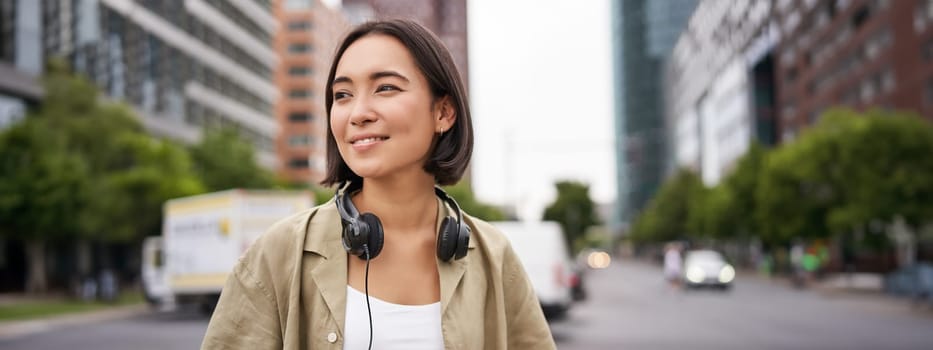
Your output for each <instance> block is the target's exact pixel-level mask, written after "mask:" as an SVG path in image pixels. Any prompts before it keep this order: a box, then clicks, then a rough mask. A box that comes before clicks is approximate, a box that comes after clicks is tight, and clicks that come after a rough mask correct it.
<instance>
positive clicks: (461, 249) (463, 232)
mask: <svg viewBox="0 0 933 350" xmlns="http://www.w3.org/2000/svg"><path fill="white" fill-rule="evenodd" d="M456 227H457V226H456V225H454V230H457V228H456ZM457 231H458V232H457V250H456V254H454V258H455V259H462V258H463V257H465V256H466V255H467V250H468V248H469V247H470V226H469V225H467V224H466V223H463V222H461V223H460V229H459V230H457Z"/></svg>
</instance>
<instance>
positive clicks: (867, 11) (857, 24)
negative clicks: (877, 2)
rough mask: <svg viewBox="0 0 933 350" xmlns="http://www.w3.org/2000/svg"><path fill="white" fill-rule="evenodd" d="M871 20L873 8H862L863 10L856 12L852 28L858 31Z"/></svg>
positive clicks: (866, 6)
mask: <svg viewBox="0 0 933 350" xmlns="http://www.w3.org/2000/svg"><path fill="white" fill-rule="evenodd" d="M870 18H871V8H870V7H868V5H865V6H862V8H860V9H858V11H855V15H853V16H852V28H855V29H856V30H858V29H859V28H861V27H862V25H863V24H865V23H866V22H868V20H869V19H870Z"/></svg>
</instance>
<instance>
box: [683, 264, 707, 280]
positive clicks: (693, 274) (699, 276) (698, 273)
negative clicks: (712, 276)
mask: <svg viewBox="0 0 933 350" xmlns="http://www.w3.org/2000/svg"><path fill="white" fill-rule="evenodd" d="M704 279H706V273H704V272H703V269H701V268H699V267H697V266H692V267H690V268H688V269H687V280H688V281H690V282H693V283H700V282H703V280H704Z"/></svg>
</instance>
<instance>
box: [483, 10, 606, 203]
mask: <svg viewBox="0 0 933 350" xmlns="http://www.w3.org/2000/svg"><path fill="white" fill-rule="evenodd" d="M468 21H469V23H468V27H469V55H470V57H469V59H470V97H471V102H472V107H473V110H472V113H473V118H474V123H475V124H474V125H475V130H476V147H475V152H474V155H473V187H474V190H475V191H476V195H477V196H478V197H479V199H480V200H483V201H485V202H489V203H494V204H517V207H518V209H519V216H521V217H523V218H527V219H539V218H540V216H541V213H542V212H543V209H544V207H545V206H546V205H547V204H548V203H550V202H551V201H553V200H554V198H555V196H556V192H555V190H554V185H553V184H554V182H556V181H559V180H561V179H571V180H579V181H583V182H585V183H588V184H589V185H590V195H591V197H592V198H593V199H594V200H596V201H597V202H599V203H610V202H612V201H614V200H615V191H616V184H615V163H614V156H613V151H612V145H613V121H612V113H613V105H612V53H611V50H610V44H611V39H610V24H609V0H592V1H590V0H587V1H557V0H534V1H532V0H509V1H497V0H468Z"/></svg>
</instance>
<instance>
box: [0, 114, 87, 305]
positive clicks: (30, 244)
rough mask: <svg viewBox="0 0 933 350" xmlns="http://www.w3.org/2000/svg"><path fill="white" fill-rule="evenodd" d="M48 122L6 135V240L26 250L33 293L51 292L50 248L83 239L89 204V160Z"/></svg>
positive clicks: (1, 184)
mask: <svg viewBox="0 0 933 350" xmlns="http://www.w3.org/2000/svg"><path fill="white" fill-rule="evenodd" d="M51 130H53V129H52V125H50V124H49V123H48V122H47V121H46V120H42V119H36V118H26V120H24V121H23V122H20V123H19V124H17V125H14V126H12V127H10V128H9V129H7V130H5V131H4V132H3V133H2V134H0V178H3V181H0V235H3V236H4V237H7V238H13V239H20V240H22V241H23V242H25V244H26V256H27V260H28V270H27V275H26V291H27V292H33V293H34V292H44V291H45V290H46V288H47V285H48V283H47V278H46V268H45V261H46V259H45V246H46V243H48V242H49V241H55V240H60V239H64V238H66V237H68V236H70V235H74V234H77V232H78V227H79V223H78V222H79V220H80V215H76V214H77V213H79V212H80V211H81V210H82V208H83V207H84V205H85V204H86V203H87V201H88V199H89V193H88V191H87V189H88V183H89V182H90V178H89V174H88V169H87V165H86V163H85V162H84V160H83V159H82V158H81V157H79V156H78V155H76V154H75V153H73V152H71V151H69V150H68V148H67V147H66V146H65V142H64V141H63V140H61V139H59V138H57V137H56V136H57V135H55V134H54V133H52V132H51Z"/></svg>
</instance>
